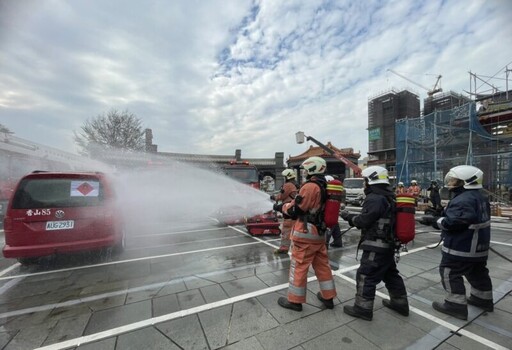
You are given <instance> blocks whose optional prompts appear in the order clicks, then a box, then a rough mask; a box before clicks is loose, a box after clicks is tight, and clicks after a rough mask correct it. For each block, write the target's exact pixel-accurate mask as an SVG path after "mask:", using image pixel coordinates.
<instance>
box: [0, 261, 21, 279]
mask: <svg viewBox="0 0 512 350" xmlns="http://www.w3.org/2000/svg"><path fill="white" fill-rule="evenodd" d="M20 266H21V264H20V263H18V262H17V263H15V264H13V265H11V266H9V267H8V268H6V269H4V270H2V271H1V272H0V277H2V276H3V275H5V274H7V273H9V272H11V271H12V270H14V269H17V268H18V267H20Z"/></svg>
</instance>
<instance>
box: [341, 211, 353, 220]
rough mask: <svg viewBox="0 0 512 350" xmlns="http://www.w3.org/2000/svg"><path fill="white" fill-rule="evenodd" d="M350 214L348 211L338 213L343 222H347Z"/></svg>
mask: <svg viewBox="0 0 512 350" xmlns="http://www.w3.org/2000/svg"><path fill="white" fill-rule="evenodd" d="M351 215H352V214H350V212H349V211H348V210H345V209H344V210H342V211H340V216H341V218H342V219H343V220H345V221H348V220H349V218H350V217H351Z"/></svg>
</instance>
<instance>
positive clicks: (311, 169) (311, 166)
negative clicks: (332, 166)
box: [301, 157, 327, 175]
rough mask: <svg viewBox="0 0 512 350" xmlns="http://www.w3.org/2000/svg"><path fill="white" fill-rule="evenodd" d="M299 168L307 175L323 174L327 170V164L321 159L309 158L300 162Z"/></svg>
mask: <svg viewBox="0 0 512 350" xmlns="http://www.w3.org/2000/svg"><path fill="white" fill-rule="evenodd" d="M301 167H302V168H304V169H305V170H306V172H307V173H308V175H315V174H323V173H324V171H325V169H327V163H326V162H325V159H323V158H321V157H309V158H308V159H306V160H305V161H304V162H302V164H301Z"/></svg>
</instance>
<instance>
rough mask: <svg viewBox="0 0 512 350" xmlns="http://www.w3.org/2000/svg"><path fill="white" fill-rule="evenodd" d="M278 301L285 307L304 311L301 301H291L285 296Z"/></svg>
mask: <svg viewBox="0 0 512 350" xmlns="http://www.w3.org/2000/svg"><path fill="white" fill-rule="evenodd" d="M277 303H278V304H279V306H281V307H284V308H285V309H290V310H293V311H302V304H300V303H291V302H289V301H288V299H286V298H285V297H280V298H279V299H277Z"/></svg>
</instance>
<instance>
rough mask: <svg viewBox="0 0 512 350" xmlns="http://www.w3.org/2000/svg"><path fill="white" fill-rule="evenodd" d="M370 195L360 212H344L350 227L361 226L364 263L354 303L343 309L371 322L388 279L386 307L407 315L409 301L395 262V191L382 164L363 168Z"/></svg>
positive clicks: (367, 190) (359, 270)
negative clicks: (379, 288)
mask: <svg viewBox="0 0 512 350" xmlns="http://www.w3.org/2000/svg"><path fill="white" fill-rule="evenodd" d="M362 175H363V177H364V180H365V182H364V184H365V190H364V193H365V194H366V198H365V200H364V202H363V207H362V209H361V213H360V214H359V215H357V214H353V213H350V212H349V211H347V210H342V211H341V217H342V219H344V220H346V221H348V223H349V225H350V226H355V227H357V228H358V229H361V239H360V241H359V246H358V249H359V247H360V248H361V249H362V250H363V256H362V257H361V264H360V266H359V268H358V269H357V273H356V297H355V302H354V305H353V306H349V305H347V306H345V307H344V308H343V311H344V312H345V313H346V314H349V315H350V316H354V317H358V318H361V319H363V320H367V321H371V320H372V318H373V303H374V300H375V289H376V286H377V284H379V283H380V282H381V281H384V283H385V285H386V288H387V289H388V291H389V297H390V300H383V301H382V303H383V305H384V306H386V307H388V308H390V309H392V310H394V311H396V312H398V313H399V314H401V315H403V316H408V315H409V303H408V301H407V291H406V289H405V285H404V281H403V280H402V277H400V275H399V272H398V269H397V267H396V262H395V240H394V234H393V231H392V230H393V228H392V227H393V221H394V216H395V210H394V208H395V194H394V193H393V191H392V189H391V188H390V187H389V176H388V171H387V170H386V169H385V168H383V167H380V166H371V167H368V168H366V169H364V170H363V172H362Z"/></svg>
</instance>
